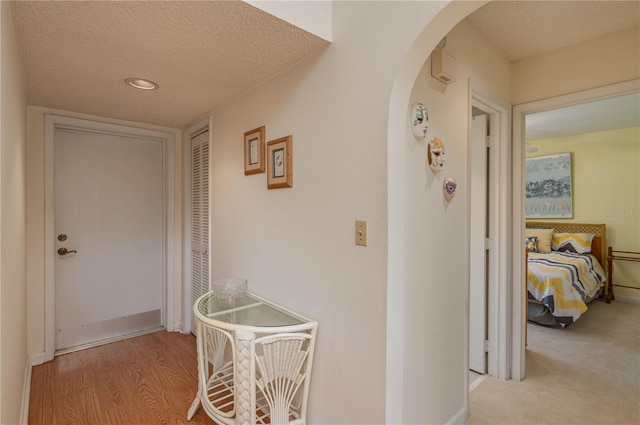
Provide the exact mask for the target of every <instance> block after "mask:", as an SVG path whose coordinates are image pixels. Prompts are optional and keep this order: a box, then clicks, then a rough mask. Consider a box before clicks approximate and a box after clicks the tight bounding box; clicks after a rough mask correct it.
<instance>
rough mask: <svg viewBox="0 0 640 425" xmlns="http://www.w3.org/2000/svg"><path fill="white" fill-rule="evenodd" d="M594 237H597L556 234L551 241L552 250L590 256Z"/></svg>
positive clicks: (583, 234) (585, 234) (582, 234)
mask: <svg viewBox="0 0 640 425" xmlns="http://www.w3.org/2000/svg"><path fill="white" fill-rule="evenodd" d="M594 237H595V235H592V234H591V233H554V234H553V238H552V239H551V249H553V250H554V251H560V252H574V253H576V254H589V253H590V252H591V242H592V241H593V238H594Z"/></svg>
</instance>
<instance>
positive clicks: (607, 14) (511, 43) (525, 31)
mask: <svg viewBox="0 0 640 425" xmlns="http://www.w3.org/2000/svg"><path fill="white" fill-rule="evenodd" d="M467 20H468V21H469V23H470V24H471V26H473V27H474V29H476V31H478V32H480V33H481V34H482V35H483V36H484V37H485V38H486V39H487V40H489V41H491V42H492V43H494V44H495V45H497V46H499V47H500V48H501V49H502V50H503V51H504V52H505V53H506V55H507V57H508V58H509V59H510V60H512V61H515V60H519V59H524V58H527V57H530V56H535V55H538V54H541V53H545V52H548V51H551V50H556V49H559V48H562V47H565V46H570V45H573V44H578V43H580V42H583V41H585V40H589V39H592V38H597V37H601V36H603V35H605V34H609V33H612V32H616V31H621V30H623V29H627V28H631V27H634V26H637V25H638V24H640V1H637V0H636V1H584V0H583V1H493V2H491V3H488V4H487V5H486V6H484V7H481V8H480V9H478V10H477V11H476V12H474V13H473V14H471V15H470V16H469V17H467Z"/></svg>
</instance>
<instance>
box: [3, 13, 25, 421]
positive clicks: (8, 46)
mask: <svg viewBox="0 0 640 425" xmlns="http://www.w3.org/2000/svg"><path fill="white" fill-rule="evenodd" d="M0 15H1V22H2V28H1V36H0V37H1V40H2V41H1V44H2V48H1V56H2V64H1V67H2V68H1V71H0V77H1V78H0V79H1V82H0V84H1V85H2V89H1V90H0V92H1V93H2V106H1V109H0V110H1V111H2V115H1V124H0V128H1V134H0V182H1V185H0V234H1V235H2V238H1V241H2V242H1V243H0V423H3V424H17V423H19V422H20V419H21V402H22V388H23V382H24V376H25V366H26V361H27V324H26V318H27V305H26V303H27V301H26V296H27V287H26V265H25V256H26V236H25V232H26V220H25V217H26V213H25V207H26V201H25V197H26V141H25V138H26V136H25V109H26V100H25V99H26V98H25V84H24V81H23V79H22V66H21V63H20V57H19V56H18V50H17V44H16V40H15V36H14V29H13V20H12V17H11V7H10V3H9V2H1V3H0Z"/></svg>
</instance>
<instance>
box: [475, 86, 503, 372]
mask: <svg viewBox="0 0 640 425" xmlns="http://www.w3.org/2000/svg"><path fill="white" fill-rule="evenodd" d="M472 106H476V107H479V108H480V109H482V110H483V111H485V112H486V113H488V114H489V115H490V117H491V118H490V123H489V126H490V134H491V136H492V139H493V141H492V154H491V158H490V160H491V165H490V167H491V177H490V179H489V181H488V185H489V186H490V189H489V193H491V194H492V196H491V199H490V200H489V202H490V203H491V205H490V206H489V208H490V211H491V216H490V217H489V219H490V220H491V224H490V226H489V228H490V232H491V233H490V237H491V239H492V241H493V247H494V248H493V250H494V252H493V254H492V255H491V256H490V260H491V261H490V265H489V267H490V270H491V273H490V276H493V277H495V279H490V281H489V284H488V296H487V301H488V309H487V328H488V332H487V338H488V340H489V341H490V343H491V345H492V346H493V347H495V350H490V351H489V353H488V356H489V357H488V374H489V375H491V376H494V377H496V378H499V379H509V378H510V377H511V374H510V366H511V361H512V359H511V350H510V348H511V340H510V339H511V330H510V323H511V321H510V320H509V318H510V317H511V292H512V287H511V285H510V283H509V282H510V280H509V279H508V277H509V276H510V275H511V264H510V261H509V252H511V240H510V238H509V234H510V227H509V218H510V215H509V211H510V209H511V202H512V200H511V196H510V193H511V180H510V176H511V162H510V161H511V137H510V136H511V105H510V104H509V103H507V102H506V101H504V100H502V99H500V98H498V97H497V96H496V95H494V94H493V93H491V92H490V91H488V90H487V89H485V88H484V87H483V86H481V85H480V84H478V83H477V82H475V81H473V80H471V81H470V82H469V114H468V116H469V117H471V108H472ZM470 132H471V125H469V140H471V136H470ZM468 178H469V180H470V179H471V174H469V177H468ZM467 185H468V187H471V186H470V181H468V182H467ZM469 197H470V194H469ZM468 214H469V215H470V214H471V212H470V211H469V212H468ZM467 223H468V225H469V223H470V216H469V217H467ZM468 233H469V232H467V234H468ZM467 245H468V244H467ZM468 278H469V276H467V280H468ZM467 350H468V341H467ZM467 357H468V356H467Z"/></svg>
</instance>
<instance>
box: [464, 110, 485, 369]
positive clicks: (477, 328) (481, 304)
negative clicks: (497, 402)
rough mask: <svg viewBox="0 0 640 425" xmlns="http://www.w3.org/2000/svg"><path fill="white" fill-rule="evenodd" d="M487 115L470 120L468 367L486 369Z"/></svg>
mask: <svg viewBox="0 0 640 425" xmlns="http://www.w3.org/2000/svg"><path fill="white" fill-rule="evenodd" d="M486 138H487V115H485V114H482V115H477V116H475V117H473V119H472V123H471V146H470V161H471V162H470V164H471V169H470V172H471V188H470V193H471V211H473V213H472V214H471V228H470V231H471V235H470V252H469V259H470V265H469V269H470V279H469V368H470V369H471V370H474V371H476V372H479V373H483V374H484V373H486V372H487V361H486V355H485V354H486V351H485V341H486V340H487V270H488V269H487V258H488V257H487V248H488V247H489V243H488V242H487V241H488V238H487V236H488V234H489V232H488V221H487V205H488V202H487V194H488V177H487V171H488V161H487V147H486Z"/></svg>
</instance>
